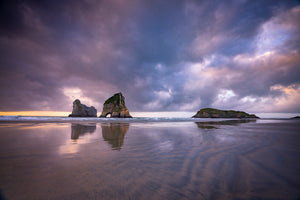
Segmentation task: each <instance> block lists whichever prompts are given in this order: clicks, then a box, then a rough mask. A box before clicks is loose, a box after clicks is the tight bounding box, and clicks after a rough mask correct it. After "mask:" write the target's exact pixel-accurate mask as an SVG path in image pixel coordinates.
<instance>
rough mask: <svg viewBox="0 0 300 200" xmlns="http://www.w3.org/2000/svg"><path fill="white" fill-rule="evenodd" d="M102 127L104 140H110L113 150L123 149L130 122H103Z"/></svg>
mask: <svg viewBox="0 0 300 200" xmlns="http://www.w3.org/2000/svg"><path fill="white" fill-rule="evenodd" d="M101 128H102V137H103V139H104V141H106V142H108V143H109V144H110V145H111V147H112V149H113V150H121V147H122V146H123V143H124V137H125V134H126V132H127V131H128V129H129V124H124V123H120V124H102V125H101Z"/></svg>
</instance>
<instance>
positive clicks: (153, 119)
mask: <svg viewBox="0 0 300 200" xmlns="http://www.w3.org/2000/svg"><path fill="white" fill-rule="evenodd" d="M224 120H229V119H226V118H187V117H186V118H173V117H134V118H98V117H88V118H87V117H52V116H51V117H47V116H45V117H41V116H19V115H9V116H8V115H3V116H0V122H1V121H2V122H14V121H16V122H73V121H87V122H89V121H90V122H199V121H200V122H207V121H224ZM230 120H240V119H230Z"/></svg>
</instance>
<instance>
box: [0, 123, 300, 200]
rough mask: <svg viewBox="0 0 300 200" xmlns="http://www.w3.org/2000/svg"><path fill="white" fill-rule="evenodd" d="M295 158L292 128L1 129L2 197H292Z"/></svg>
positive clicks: (299, 151)
mask: <svg viewBox="0 0 300 200" xmlns="http://www.w3.org/2000/svg"><path fill="white" fill-rule="evenodd" d="M299 158H300V121H299V120H270V121H268V120H257V121H232V120H231V121H230V122H212V123H210V122H196V123H195V122H160V123H157V122H148V123H109V122H101V123H99V122H96V123H95V122H85V123H83V122H72V123H70V122H65V123H38V122H32V123H31V122H27V123H5V122H1V123H0V177H1V178H0V189H1V192H0V195H1V197H2V198H3V199H299V198H300V161H299ZM0 199H1V198H0Z"/></svg>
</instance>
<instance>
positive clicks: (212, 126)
mask: <svg viewBox="0 0 300 200" xmlns="http://www.w3.org/2000/svg"><path fill="white" fill-rule="evenodd" d="M255 121H256V119H239V120H224V121H210V122H195V123H196V124H197V126H198V128H201V129H217V128H218V126H219V125H230V126H235V125H238V124H241V123H249V122H255Z"/></svg>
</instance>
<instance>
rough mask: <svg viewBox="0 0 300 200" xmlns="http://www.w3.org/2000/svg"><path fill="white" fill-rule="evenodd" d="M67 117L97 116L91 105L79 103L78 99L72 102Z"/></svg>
mask: <svg viewBox="0 0 300 200" xmlns="http://www.w3.org/2000/svg"><path fill="white" fill-rule="evenodd" d="M69 117H97V110H96V108H94V107H93V106H91V107H88V106H86V105H84V104H81V103H80V101H79V99H76V100H75V101H74V102H73V110H72V114H70V115H69Z"/></svg>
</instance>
